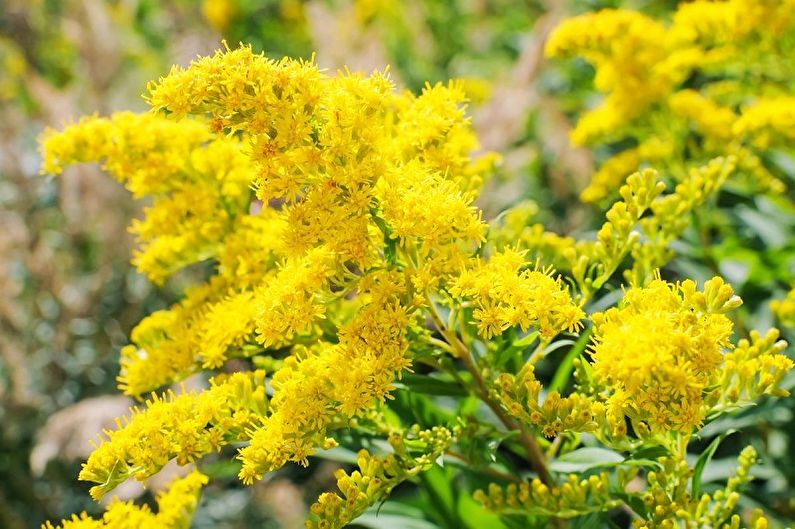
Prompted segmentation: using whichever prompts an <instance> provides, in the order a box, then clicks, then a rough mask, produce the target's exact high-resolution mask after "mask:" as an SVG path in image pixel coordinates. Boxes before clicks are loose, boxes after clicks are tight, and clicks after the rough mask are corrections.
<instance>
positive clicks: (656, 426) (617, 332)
mask: <svg viewBox="0 0 795 529" xmlns="http://www.w3.org/2000/svg"><path fill="white" fill-rule="evenodd" d="M740 304H741V301H740V299H739V298H738V297H737V296H735V295H734V292H733V291H732V289H731V287H730V286H729V285H727V284H725V283H724V282H723V280H721V279H720V278H714V279H711V280H710V281H707V282H706V283H705V285H704V291H703V292H699V291H697V290H696V285H695V283H694V282H693V281H689V280H688V281H684V282H682V283H679V284H676V285H673V284H670V283H667V282H665V281H662V280H660V279H657V280H655V281H652V282H651V283H650V284H649V285H648V286H646V287H644V288H632V289H629V290H628V291H627V292H626V293H625V295H624V299H623V301H622V302H621V305H620V306H619V307H618V308H612V309H610V310H608V311H607V312H604V313H597V314H594V315H593V316H592V317H591V319H592V320H593V322H594V334H593V345H592V353H591V354H592V357H593V373H594V378H595V379H596V380H597V382H599V383H600V384H603V385H605V386H606V387H607V388H609V391H610V394H611V396H610V399H609V400H608V403H609V404H616V403H620V404H617V405H618V406H620V408H621V410H622V411H623V413H624V414H625V415H627V416H629V417H630V418H631V419H633V420H634V421H642V422H644V423H646V424H647V425H648V427H649V428H650V429H651V430H652V431H653V432H662V431H668V430H678V431H683V432H690V431H691V430H692V429H693V428H694V427H697V426H699V425H700V424H701V422H702V421H703V419H704V414H705V410H704V406H703V393H704V391H705V390H706V389H707V388H708V387H709V386H710V385H711V384H713V383H714V382H715V381H716V380H719V379H720V375H721V373H720V366H721V364H722V362H723V350H724V349H725V348H728V347H729V346H730V344H729V337H730V336H731V333H732V322H731V320H729V319H728V318H727V317H726V316H725V313H726V312H727V311H729V310H731V309H733V308H735V307H737V306H739V305H740Z"/></svg>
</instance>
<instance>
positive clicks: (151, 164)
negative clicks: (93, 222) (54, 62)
mask: <svg viewBox="0 0 795 529" xmlns="http://www.w3.org/2000/svg"><path fill="white" fill-rule="evenodd" d="M41 145H42V152H43V154H44V165H43V167H42V171H45V172H50V173H53V174H58V173H60V172H62V171H63V168H64V167H65V166H67V165H70V164H74V163H82V162H94V161H101V162H102V164H103V168H104V169H105V170H107V171H108V172H109V173H110V174H112V175H113V176H114V177H115V178H116V179H117V180H119V181H120V182H123V183H124V184H125V186H126V187H127V189H129V190H130V191H131V192H132V194H133V195H134V196H135V197H137V198H142V197H145V196H153V197H154V200H153V203H152V205H151V206H148V207H146V208H145V210H144V214H145V218H144V220H142V221H134V222H133V224H132V226H131V228H130V230H131V231H132V232H133V233H134V234H135V235H136V237H137V239H138V243H139V245H140V248H139V249H138V250H137V251H136V253H135V255H134V257H133V263H134V264H135V265H136V267H137V268H138V269H139V270H140V271H141V272H143V273H145V274H146V275H147V276H149V278H150V279H151V280H152V281H154V282H156V283H162V282H163V281H165V279H166V278H167V277H168V276H170V275H171V274H172V273H173V272H175V271H176V270H178V269H180V268H183V267H184V266H187V265H189V264H192V263H195V262H198V261H202V260H204V259H207V258H210V257H214V256H215V255H217V252H218V249H219V247H220V245H221V242H222V239H223V238H224V237H225V236H226V235H228V234H229V233H231V232H232V231H233V230H234V229H235V228H236V219H237V217H240V216H243V215H245V214H246V213H247V211H246V210H245V208H246V206H247V205H248V204H249V201H250V199H249V190H248V187H249V185H250V182H251V180H252V178H253V176H254V173H253V171H252V170H251V169H250V167H249V164H248V163H247V158H246V156H245V155H244V154H243V149H242V147H243V143H242V142H240V141H239V140H236V139H234V138H226V137H220V136H217V137H213V136H212V135H211V133H210V132H209V129H208V128H207V126H206V125H205V124H204V123H201V122H199V121H186V122H184V123H181V124H177V123H174V122H172V121H170V120H168V119H166V118H164V117H160V116H156V115H150V114H144V115H136V114H132V113H129V112H121V113H118V114H114V115H113V116H112V117H110V118H97V117H93V118H84V119H82V120H81V121H80V122H79V123H76V124H74V125H70V126H68V127H67V128H66V129H64V130H63V131H62V132H56V131H54V130H52V129H48V130H47V131H45V132H44V134H43V136H42V140H41Z"/></svg>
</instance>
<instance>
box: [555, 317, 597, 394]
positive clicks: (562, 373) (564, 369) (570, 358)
mask: <svg viewBox="0 0 795 529" xmlns="http://www.w3.org/2000/svg"><path fill="white" fill-rule="evenodd" d="M590 337H591V328H590V327H589V328H588V329H586V330H584V331H583V332H582V334H580V337H579V338H577V341H576V342H575V343H574V346H573V347H572V348H571V349H569V352H568V353H566V356H565V357H564V358H563V361H562V362H561V363H560V365H559V366H558V369H557V371H555V376H554V377H552V382H551V383H550V384H549V391H557V392H558V393H560V392H561V391H563V390H564V389H565V388H566V384H568V383H569V379H570V378H571V373H572V371H574V359H575V358H578V357H579V356H580V355H581V354H582V352H583V351H584V350H585V347H586V346H587V345H588V339H589V338H590Z"/></svg>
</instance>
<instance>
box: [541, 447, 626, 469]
mask: <svg viewBox="0 0 795 529" xmlns="http://www.w3.org/2000/svg"><path fill="white" fill-rule="evenodd" d="M624 461H625V459H624V456H622V455H621V454H619V453H618V452H614V451H613V450H608V449H607V448H597V447H585V448H579V449H577V450H574V451H573V452H569V453H568V454H563V455H562V456H560V457H559V458H558V459H556V460H555V461H552V462H551V463H550V464H549V468H550V470H552V471H554V472H563V473H569V472H584V471H586V470H590V469H592V468H604V467H614V466H616V465H618V464H619V463H623V462H624Z"/></svg>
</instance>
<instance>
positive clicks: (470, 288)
mask: <svg viewBox="0 0 795 529" xmlns="http://www.w3.org/2000/svg"><path fill="white" fill-rule="evenodd" d="M526 266H527V263H526V262H525V260H524V257H523V253H522V252H517V251H513V250H510V249H506V250H505V251H503V252H501V253H496V254H494V255H493V256H491V259H489V261H488V262H485V263H484V262H483V261H482V260H481V259H478V260H476V261H475V263H474V264H473V265H472V266H470V267H469V268H467V269H465V270H464V271H462V272H461V275H460V276H459V277H458V278H457V279H456V280H455V281H454V282H453V284H452V286H451V288H450V292H451V294H452V295H453V296H454V297H456V298H459V299H461V298H468V299H471V300H472V301H473V302H474V304H475V310H474V313H473V316H474V318H475V323H476V324H477V328H478V334H479V335H480V336H482V337H483V338H485V339H487V340H488V339H490V338H491V337H492V336H495V335H499V334H502V333H503V332H504V331H505V330H506V329H509V328H511V327H516V326H518V327H519V328H520V329H521V330H522V331H526V330H527V329H529V328H530V327H533V328H535V329H537V330H538V332H539V334H540V335H541V337H542V339H543V340H545V341H549V340H551V339H552V338H554V337H555V336H556V335H557V334H558V333H560V332H562V331H570V332H571V331H574V330H576V329H578V328H579V327H580V320H582V319H583V317H584V316H585V314H584V313H583V311H582V309H581V308H580V307H579V306H578V305H576V304H575V303H574V302H573V301H572V299H571V295H570V294H569V290H568V288H567V287H566V286H564V285H563V282H562V280H561V279H560V277H554V272H553V271H552V270H551V269H549V268H548V269H541V270H539V269H528V268H526Z"/></svg>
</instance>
